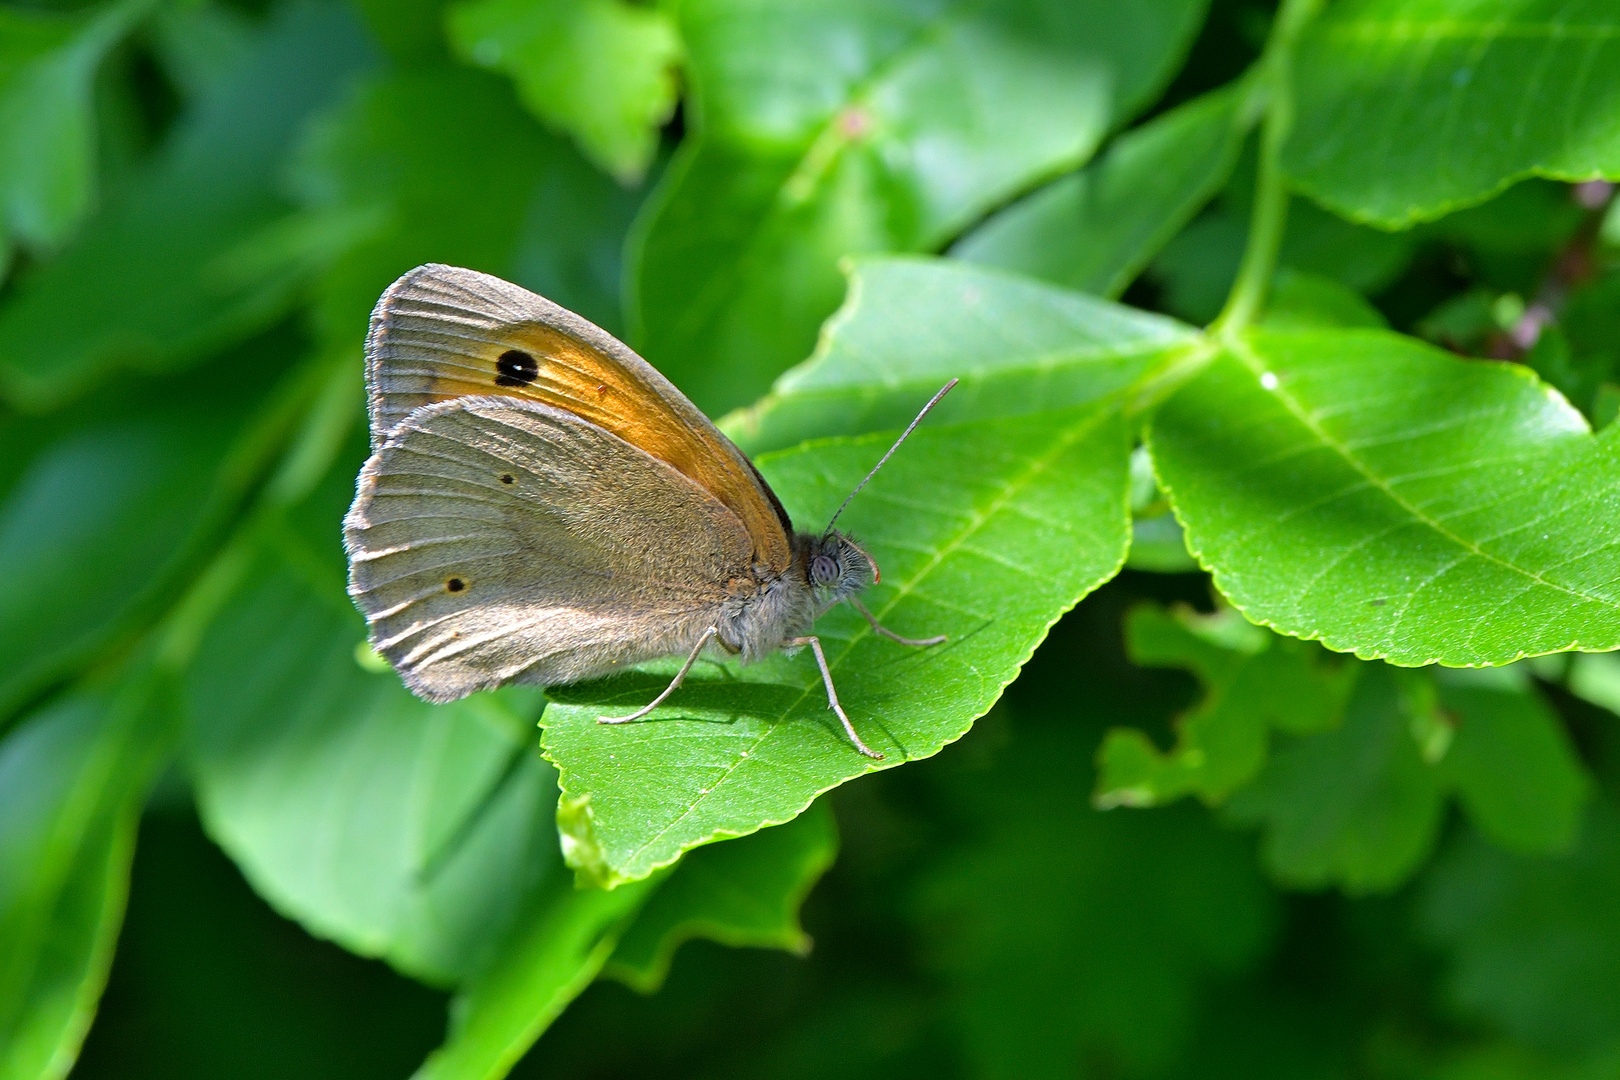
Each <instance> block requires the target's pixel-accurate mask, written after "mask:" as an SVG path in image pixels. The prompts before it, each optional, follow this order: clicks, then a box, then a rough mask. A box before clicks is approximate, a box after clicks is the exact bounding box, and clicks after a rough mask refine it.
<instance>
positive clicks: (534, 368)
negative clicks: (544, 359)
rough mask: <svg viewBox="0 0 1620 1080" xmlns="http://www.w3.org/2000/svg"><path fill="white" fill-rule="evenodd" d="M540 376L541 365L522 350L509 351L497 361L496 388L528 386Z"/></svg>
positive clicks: (502, 354)
mask: <svg viewBox="0 0 1620 1080" xmlns="http://www.w3.org/2000/svg"><path fill="white" fill-rule="evenodd" d="M539 374H540V365H539V364H537V363H535V362H534V357H532V356H530V355H529V354H528V353H526V352H524V351H523V350H521V349H507V350H506V351H505V352H503V353H501V356H500V359H499V360H496V361H495V385H496V386H528V385H529V384H530V383H532V382H534V379H535V376H537V375H539Z"/></svg>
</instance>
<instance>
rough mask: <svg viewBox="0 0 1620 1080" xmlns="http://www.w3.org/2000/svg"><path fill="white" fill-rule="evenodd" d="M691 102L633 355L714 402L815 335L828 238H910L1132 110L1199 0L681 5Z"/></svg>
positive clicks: (945, 228)
mask: <svg viewBox="0 0 1620 1080" xmlns="http://www.w3.org/2000/svg"><path fill="white" fill-rule="evenodd" d="M679 13H680V22H681V35H682V37H683V38H684V40H685V42H686V46H687V50H688V53H689V56H690V65H689V69H690V72H691V78H692V81H693V84H694V91H693V92H694V96H695V98H696V101H697V103H698V107H697V108H695V109H693V111H692V112H691V113H690V114H689V116H688V119H689V121H691V122H693V127H694V128H695V129H696V137H693V136H692V135H689V136H688V137H687V140H686V143H685V144H684V145H683V147H682V149H681V151H680V153H679V154H678V155H677V157H676V160H675V162H674V163H673V164H672V165H671V166H670V169H669V171H668V173H667V174H666V175H665V178H664V180H663V183H662V184H661V187H660V194H659V195H658V197H657V198H656V199H655V200H654V203H653V205H652V206H650V207H649V211H650V213H649V215H648V217H647V218H646V219H645V221H644V228H643V230H642V233H641V236H640V244H639V249H638V251H637V255H636V260H635V264H634V266H633V267H632V275H633V282H634V288H635V296H634V313H635V316H636V318H635V320H633V321H634V322H635V323H636V325H637V327H638V330H639V333H638V334H637V341H636V342H635V343H636V344H637V345H638V346H640V347H641V349H642V351H643V353H644V354H645V355H646V356H647V358H648V359H649V360H651V361H652V362H653V363H654V364H655V365H657V366H658V367H659V368H661V369H662V370H663V371H664V372H665V373H666V374H668V375H669V376H670V378H671V379H673V380H674V381H675V382H676V383H677V384H678V385H680V386H681V387H682V388H683V389H684V390H686V391H687V393H688V395H689V396H691V398H692V399H693V400H694V401H695V402H697V404H698V405H699V406H700V407H701V408H704V409H705V410H707V411H708V412H710V413H715V412H719V411H723V410H726V409H730V408H734V407H736V406H739V405H743V404H746V403H747V402H749V401H751V400H753V399H754V398H755V397H757V396H758V395H759V394H760V393H762V392H764V390H765V389H766V388H767V387H768V386H769V385H770V380H771V378H772V377H773V376H775V375H776V374H777V373H779V372H781V371H782V370H783V369H785V368H786V367H788V365H790V364H792V363H794V362H796V361H798V360H800V359H802V358H803V357H804V356H806V355H807V354H808V353H809V352H810V348H811V346H812V345H813V343H814V341H815V334H816V327H817V326H818V325H819V324H820V323H821V321H822V320H823V319H824V318H826V316H827V315H829V314H831V313H832V311H833V309H834V308H835V307H837V305H838V298H839V296H840V295H841V293H842V291H843V282H842V281H841V280H840V278H839V275H838V271H837V260H838V258H839V257H840V256H843V255H847V254H855V253H861V252H876V251H926V250H930V249H934V248H937V247H938V246H940V245H941V244H943V243H945V242H946V241H948V240H949V239H950V238H951V237H952V236H953V235H954V234H955V233H957V232H959V231H961V230H962V229H963V228H964V227H966V226H967V225H969V224H970V223H972V221H973V220H974V219H975V218H976V217H978V216H979V215H980V214H983V213H984V212H985V211H987V210H989V209H991V208H993V207H994V206H995V205H996V204H998V203H1000V202H1002V201H1005V200H1006V199H1007V198H1009V197H1011V196H1013V195H1016V194H1018V193H1019V192H1020V191H1021V190H1022V189H1024V188H1026V187H1028V186H1029V185H1031V184H1032V183H1034V182H1037V181H1039V180H1042V179H1045V178H1047V177H1049V176H1051V175H1053V174H1054V173H1057V172H1060V171H1062V170H1064V169H1068V168H1073V167H1074V166H1076V165H1079V164H1080V163H1081V162H1083V161H1084V160H1085V159H1086V158H1087V157H1089V156H1090V154H1091V153H1092V152H1093V150H1095V148H1096V147H1097V145H1098V143H1099V142H1100V141H1101V140H1102V138H1103V136H1104V135H1105V134H1106V133H1107V131H1108V130H1109V128H1111V127H1113V126H1114V125H1115V124H1117V123H1119V122H1120V121H1121V120H1122V119H1124V118H1126V117H1128V116H1130V115H1132V114H1133V113H1135V112H1137V111H1138V110H1139V109H1141V108H1142V106H1143V105H1145V104H1146V103H1147V102H1148V101H1149V100H1150V99H1151V97H1152V95H1153V94H1154V93H1155V92H1156V91H1157V90H1158V89H1159V87H1161V86H1162V85H1163V82H1164V79H1165V77H1166V75H1167V74H1168V73H1169V70H1170V65H1171V64H1172V63H1173V62H1174V60H1175V58H1176V57H1177V56H1178V55H1179V54H1180V52H1181V50H1182V48H1183V47H1184V46H1185V43H1186V42H1187V40H1188V38H1189V36H1190V34H1191V33H1192V31H1193V30H1194V29H1195V28H1196V27H1197V25H1198V23H1199V21H1200V19H1201V17H1202V15H1203V4H1202V3H1200V2H1198V0H1152V2H1151V3H1138V4H1129V5H1125V6H1123V7H1122V6H1120V5H1117V4H1107V3H1096V2H1091V0H1087V2H1077V3H1069V4H1062V5H1055V6H1049V5H1044V4H1040V3H1036V2H1032V0H998V2H996V3H991V4H984V5H975V6H963V5H953V6H948V7H943V8H942V7H937V6H926V7H925V6H923V5H909V4H904V3H898V2H892V0H891V2H884V3H865V2H862V3H853V2H848V0H845V2H843V3H840V4H836V5H828V4H823V3H802V2H801V3H795V4H791V5H772V6H767V7H761V6H757V5H752V4H747V3H742V2H739V0H701V2H694V3H686V4H682V5H681V6H680V7H679Z"/></svg>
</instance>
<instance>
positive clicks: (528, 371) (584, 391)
mask: <svg viewBox="0 0 1620 1080" xmlns="http://www.w3.org/2000/svg"><path fill="white" fill-rule="evenodd" d="M366 383H367V389H368V396H369V402H370V413H371V432H372V444H373V450H374V453H373V454H372V456H371V458H370V460H369V461H367V462H366V464H365V467H364V468H363V469H362V470H361V472H360V477H359V482H358V484H357V491H356V494H355V500H354V504H353V506H352V507H351V508H350V510H349V513H348V516H347V517H346V518H345V519H344V545H345V548H346V549H347V551H348V553H349V594H350V596H351V597H353V599H354V602H355V604H356V605H357V606H358V607H359V608H360V610H361V612H362V613H364V615H365V616H366V620H367V622H368V624H369V625H370V631H371V642H372V644H373V646H374V647H375V648H376V650H377V651H378V652H379V653H380V654H381V655H382V656H383V657H384V658H386V659H387V660H388V662H389V663H390V664H392V665H393V667H394V668H395V670H396V671H398V672H399V674H400V676H401V677H402V678H403V679H404V681H405V683H406V685H407V686H409V687H410V688H411V690H412V691H414V692H415V693H416V694H418V695H419V696H421V697H423V698H426V699H427V700H429V701H436V702H443V701H452V700H455V699H457V698H461V697H465V696H466V695H468V694H471V693H473V692H475V691H477V690H482V689H486V688H490V687H495V686H500V685H503V684H506V683H512V682H524V683H538V684H541V685H558V684H562V683H570V682H577V681H580V680H583V679H589V678H593V677H596V676H600V675H605V674H608V673H610V672H613V671H617V670H619V669H621V668H624V667H626V666H629V665H632V664H637V663H641V662H643V661H647V660H651V659H656V658H659V657H664V656H670V655H684V656H686V658H687V659H686V666H685V667H683V668H682V669H681V673H680V674H679V675H678V676H676V678H675V679H674V681H673V682H671V684H670V685H669V688H668V689H667V690H665V692H664V693H663V694H662V695H660V696H659V697H658V698H657V699H656V700H655V701H654V702H653V704H654V705H656V704H657V703H658V702H661V701H662V700H663V699H664V698H665V697H667V696H668V695H669V694H670V693H671V692H672V691H674V690H675V688H676V687H678V686H679V685H680V682H681V680H682V679H683V678H684V677H685V674H686V671H687V670H689V669H690V667H691V665H692V663H693V661H695V660H696V658H697V657H698V655H699V653H700V652H701V651H702V650H704V649H705V648H718V649H719V650H720V651H722V652H725V653H730V654H733V655H739V656H740V657H741V658H742V659H743V660H744V661H745V662H747V661H752V660H757V659H759V658H760V657H762V656H765V655H767V654H769V653H771V652H773V651H775V650H777V649H781V648H790V649H791V648H796V647H798V646H802V645H809V646H811V648H812V649H813V650H814V651H815V654H816V659H817V662H818V663H819V664H820V666H821V671H822V675H823V679H824V681H825V684H826V687H827V695H828V703H829V708H832V709H834V710H835V711H836V712H837V713H838V716H839V719H840V720H841V721H842V722H843V725H844V729H845V731H846V733H847V734H848V735H849V737H850V739H851V741H852V742H853V743H854V744H855V746H856V747H857V748H858V749H860V750H861V752H862V753H865V754H867V755H869V756H872V757H881V756H882V755H880V754H876V753H874V752H873V751H871V750H870V749H869V748H867V747H866V745H865V744H864V743H862V742H861V740H860V738H859V736H857V735H856V733H855V729H854V727H853V725H852V724H851V723H850V720H849V718H848V716H847V715H845V713H844V712H843V709H842V707H841V706H840V705H839V703H838V699H837V695H836V692H835V691H834V688H833V685H832V676H831V672H830V670H829V668H828V665H827V662H826V658H825V656H824V655H823V654H822V651H821V646H820V643H819V641H817V639H816V638H814V637H812V636H810V631H811V629H812V627H813V624H814V623H815V620H816V618H817V617H818V616H819V615H821V614H822V613H823V612H825V611H826V610H827V609H828V608H830V607H832V606H833V605H834V604H836V603H838V602H840V601H842V600H851V601H852V602H855V603H856V604H857V606H858V607H859V603H858V601H855V596H856V594H857V593H859V592H860V591H861V590H863V589H865V588H866V587H868V586H869V585H871V584H872V583H873V582H874V581H875V580H876V578H877V564H876V563H875V562H873V561H872V559H871V557H870V556H868V555H867V554H866V553H865V552H864V551H862V550H861V549H860V548H859V547H858V546H857V545H856V544H855V543H854V542H853V541H851V540H850V539H849V538H848V537H846V536H844V535H843V534H841V533H838V532H835V531H833V530H831V529H830V528H829V529H828V530H827V531H826V532H825V533H821V534H813V533H795V532H794V531H793V530H792V527H791V523H790V521H789V519H788V516H787V513H786V511H785V510H783V508H782V505H781V503H780V502H779V501H778V500H777V498H776V496H775V494H774V493H773V492H772V491H771V490H770V487H769V486H768V485H767V484H766V483H765V481H764V479H763V478H762V477H761V476H760V475H759V473H758V471H757V470H755V469H754V467H753V464H752V463H751V462H750V461H748V459H747V458H746V457H744V456H743V454H742V453H741V451H739V450H738V449H737V448H736V447H735V446H734V445H732V443H731V441H730V440H729V439H727V438H726V437H725V436H724V435H722V434H721V433H720V432H719V430H718V429H716V428H715V427H714V425H713V424H711V423H709V421H708V419H707V418H706V417H704V416H703V414H702V413H701V412H699V411H698V410H697V409H696V408H695V407H694V406H693V405H692V404H691V402H689V401H687V400H686V398H685V397H684V396H683V395H682V394H681V393H680V391H679V390H677V389H676V388H675V387H674V386H673V385H672V384H671V383H669V381H668V380H666V379H665V378H664V377H663V376H662V375H660V374H659V373H658V372H657V371H656V370H654V369H653V368H652V367H651V366H650V365H648V364H647V363H646V362H645V361H644V360H642V359H641V358H640V357H639V356H637V355H636V354H635V353H634V352H632V351H631V350H630V349H629V348H627V347H626V346H625V345H623V344H622V343H620V342H619V341H618V340H617V339H615V338H613V337H612V336H611V335H609V334H607V333H606V332H605V331H602V330H600V329H598V328H597V327H596V326H594V325H592V324H591V323H589V322H586V321H585V320H584V319H581V318H580V317H579V316H577V315H574V314H573V313H571V312H568V311H565V310H564V309H562V308H560V307H558V306H557V305H555V304H552V303H551V302H550V301H548V300H545V299H544V298H542V297H539V296H536V295H534V294H533V293H530V292H528V291H527V290H524V289H521V288H519V287H518V286H516V285H512V284H510V283H508V282H505V281H502V280H500V279H499V278H494V277H490V276H489V275H487V274H480V273H477V272H476V271H472V270H463V269H460V268H457V267H448V266H437V265H429V266H423V267H419V268H417V269H416V270H413V271H411V272H410V273H409V274H406V275H405V276H404V277H402V278H400V279H399V280H398V281H397V282H395V283H394V284H393V285H392V286H391V287H390V288H389V289H388V291H387V292H385V293H384V294H383V296H382V299H381V300H379V301H378V303H377V308H376V310H375V311H374V312H373V313H372V320H371V332H370V334H369V335H368V337H367V339H366ZM936 400H937V399H936ZM908 430H909V429H908ZM860 610H861V612H862V614H863V615H866V617H867V618H868V619H869V620H870V621H871V622H872V624H873V626H874V627H875V628H876V629H877V630H878V631H879V632H880V633H884V634H886V635H888V636H890V637H894V635H892V634H889V632H888V631H886V630H884V629H883V628H882V627H880V626H878V625H877V623H876V620H873V619H872V618H871V615H870V614H869V613H868V612H866V610H865V608H864V607H860ZM895 640H898V641H903V642H906V643H907V644H931V643H933V642H934V641H937V640H941V639H930V640H929V641H928V642H909V641H906V639H902V638H895ZM650 708H651V706H648V708H647V709H643V710H641V711H639V712H638V713H636V714H634V715H633V716H632V717H618V718H611V719H610V718H604V721H607V722H617V721H622V720H627V719H634V718H638V717H639V716H641V715H644V714H645V713H646V712H647V711H649V710H650Z"/></svg>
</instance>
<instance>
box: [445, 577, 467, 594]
mask: <svg viewBox="0 0 1620 1080" xmlns="http://www.w3.org/2000/svg"><path fill="white" fill-rule="evenodd" d="M444 587H445V588H446V589H449V590H450V591H451V592H460V591H461V590H462V589H465V588H466V587H467V583H466V582H465V581H462V580H461V579H460V578H458V577H453V578H451V579H450V580H449V581H447V582H445V583H444Z"/></svg>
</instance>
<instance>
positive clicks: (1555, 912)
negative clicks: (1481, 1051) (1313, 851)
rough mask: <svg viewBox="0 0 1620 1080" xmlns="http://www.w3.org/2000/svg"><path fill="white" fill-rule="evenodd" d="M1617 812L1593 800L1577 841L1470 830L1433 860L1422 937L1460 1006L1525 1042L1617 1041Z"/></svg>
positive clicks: (1566, 1048)
mask: <svg viewBox="0 0 1620 1080" xmlns="http://www.w3.org/2000/svg"><path fill="white" fill-rule="evenodd" d="M1617 896H1620V822H1617V820H1616V814H1615V810H1614V808H1613V807H1612V806H1610V805H1609V804H1607V803H1603V804H1600V805H1598V806H1596V807H1594V808H1593V810H1592V812H1591V813H1590V814H1588V815H1587V817H1586V820H1585V822H1583V825H1582V829H1581V837H1580V841H1579V843H1578V844H1577V846H1576V848H1575V850H1574V851H1572V852H1571V853H1570V854H1568V855H1565V856H1563V857H1560V858H1533V857H1528V856H1524V855H1513V854H1509V853H1507V852H1504V851H1501V850H1500V849H1498V848H1495V847H1493V846H1492V845H1490V844H1487V843H1485V842H1484V841H1483V840H1481V839H1480V838H1478V837H1477V836H1469V837H1466V838H1464V839H1463V840H1462V842H1461V843H1459V844H1457V845H1456V846H1455V847H1454V848H1453V849H1452V850H1451V851H1450V852H1448V853H1447V854H1446V856H1445V857H1444V858H1442V859H1441V860H1440V861H1439V862H1438V863H1437V864H1436V866H1435V868H1434V870H1433V872H1432V873H1431V874H1430V875H1429V878H1428V880H1427V881H1426V882H1425V887H1424V890H1423V894H1422V896H1421V900H1420V907H1419V925H1420V927H1421V928H1422V930H1423V932H1424V935H1425V936H1426V937H1427V938H1428V939H1429V940H1430V941H1431V942H1433V943H1435V944H1437V945H1439V946H1441V947H1442V948H1443V949H1444V950H1445V952H1446V954H1447V959H1448V963H1447V965H1446V966H1447V970H1446V973H1445V978H1444V981H1443V983H1442V986H1443V989H1444V992H1445V996H1446V998H1447V999H1448V1000H1449V1003H1450V1004H1451V1006H1452V1007H1453V1008H1454V1009H1455V1010H1456V1011H1458V1012H1460V1013H1462V1014H1463V1015H1464V1016H1467V1017H1470V1018H1480V1019H1484V1020H1486V1021H1488V1022H1490V1023H1492V1024H1494V1025H1497V1026H1500V1027H1501V1028H1503V1029H1505V1030H1506V1032H1507V1033H1508V1034H1509V1035H1510V1036H1512V1037H1514V1038H1516V1039H1520V1040H1523V1041H1525V1042H1527V1043H1529V1044H1530V1045H1531V1046H1534V1047H1540V1048H1544V1049H1546V1050H1550V1051H1555V1052H1561V1053H1563V1054H1569V1053H1570V1052H1572V1051H1573V1052H1581V1051H1590V1050H1594V1049H1606V1048H1613V1046H1614V1044H1615V1032H1616V1031H1617V1030H1620V919H1617V918H1616V914H1617V913H1616V910H1615V897H1617Z"/></svg>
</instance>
